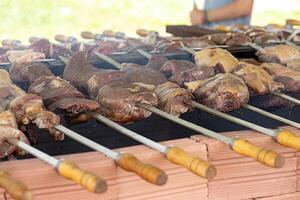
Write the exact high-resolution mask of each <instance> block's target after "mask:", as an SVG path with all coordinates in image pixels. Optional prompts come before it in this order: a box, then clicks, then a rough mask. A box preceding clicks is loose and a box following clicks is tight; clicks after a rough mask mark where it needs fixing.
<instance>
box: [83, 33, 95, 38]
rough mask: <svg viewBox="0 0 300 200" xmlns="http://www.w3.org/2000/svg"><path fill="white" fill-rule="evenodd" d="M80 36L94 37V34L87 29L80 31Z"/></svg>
mask: <svg viewBox="0 0 300 200" xmlns="http://www.w3.org/2000/svg"><path fill="white" fill-rule="evenodd" d="M81 37H83V38H84V39H96V35H95V34H93V33H91V32H89V31H83V32H81Z"/></svg>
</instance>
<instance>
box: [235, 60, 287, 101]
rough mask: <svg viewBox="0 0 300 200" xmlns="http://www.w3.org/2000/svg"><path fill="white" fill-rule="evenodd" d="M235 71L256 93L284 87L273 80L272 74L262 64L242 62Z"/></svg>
mask: <svg viewBox="0 0 300 200" xmlns="http://www.w3.org/2000/svg"><path fill="white" fill-rule="evenodd" d="M233 73H234V74H235V75H237V76H239V77H241V78H242V79H243V80H244V81H245V83H246V85H247V86H248V87H249V89H250V91H254V94H258V95H262V94H267V93H270V92H272V91H277V90H282V89H284V86H283V85H282V84H281V83H278V82H276V81H273V78H272V76H271V75H269V74H268V72H266V71H265V70H264V69H263V68H262V67H260V66H256V65H253V64H249V63H245V62H241V63H240V64H239V65H238V66H237V67H236V68H235V70H234V71H233Z"/></svg>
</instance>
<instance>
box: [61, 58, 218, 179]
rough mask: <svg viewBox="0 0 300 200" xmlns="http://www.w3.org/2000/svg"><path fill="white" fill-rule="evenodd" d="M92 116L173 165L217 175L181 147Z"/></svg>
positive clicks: (209, 165)
mask: <svg viewBox="0 0 300 200" xmlns="http://www.w3.org/2000/svg"><path fill="white" fill-rule="evenodd" d="M61 59H62V60H63V62H68V59H66V58H63V57H61ZM110 61H112V62H113V63H115V64H116V67H117V66H118V67H119V69H121V68H122V66H121V65H120V64H119V63H118V62H116V61H114V60H113V59H110ZM92 116H93V117H94V118H95V119H96V120H98V121H100V122H102V123H103V124H105V125H107V126H109V127H111V128H113V129H115V130H116V131H118V132H120V133H122V134H124V135H126V136H128V137H130V138H132V139H134V140H136V141H138V142H140V143H142V144H144V145H146V146H149V147H150V148H153V149H155V150H157V151H159V152H161V153H162V154H164V155H165V156H166V158H167V159H168V160H169V161H171V162H172V163H175V164H177V165H181V166H183V167H185V168H186V169H188V170H189V171H191V172H192V173H194V174H196V175H198V176H202V177H204V178H208V179H211V178H213V177H214V176H215V175H216V169H215V168H214V166H213V165H211V164H210V163H208V162H207V161H204V160H202V159H200V158H198V157H193V156H190V155H188V154H187V153H186V152H185V151H184V150H183V149H181V148H179V147H173V146H168V147H167V146H164V145H161V144H160V143H157V142H155V141H153V140H150V139H149V138H146V137H144V136H142V135H139V134H137V133H135V132H133V131H131V130H129V129H127V128H125V127H123V126H121V125H119V124H117V123H115V122H113V121H112V120H110V119H108V118H106V117H104V116H102V115H100V114H98V113H92Z"/></svg>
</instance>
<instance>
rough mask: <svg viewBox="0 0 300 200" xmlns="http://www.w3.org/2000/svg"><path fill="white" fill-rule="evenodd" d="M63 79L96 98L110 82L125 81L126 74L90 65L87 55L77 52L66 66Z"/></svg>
mask: <svg viewBox="0 0 300 200" xmlns="http://www.w3.org/2000/svg"><path fill="white" fill-rule="evenodd" d="M78 74H80V76H78ZM63 77H64V79H65V80H67V81H69V82H70V83H71V84H72V85H74V86H75V87H76V88H78V89H79V90H80V91H82V92H84V93H86V94H89V95H90V96H91V97H94V98H95V97H96V96H97V93H98V90H97V89H98V88H99V87H101V86H103V85H105V84H106V83H108V82H110V81H114V80H120V79H123V80H125V79H126V78H125V77H126V74H125V73H124V72H120V71H118V70H104V69H99V68H96V67H94V66H92V65H90V64H89V63H88V61H87V58H86V55H85V53H83V52H77V53H76V54H75V55H74V56H73V57H72V59H71V60H70V62H69V63H68V64H67V65H66V67H65V71H64V73H63Z"/></svg>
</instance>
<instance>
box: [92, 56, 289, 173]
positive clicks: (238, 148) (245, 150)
mask: <svg viewBox="0 0 300 200" xmlns="http://www.w3.org/2000/svg"><path fill="white" fill-rule="evenodd" d="M96 55H98V56H99V57H100V58H101V59H103V60H105V61H106V62H109V63H110V64H112V65H114V63H115V62H110V61H111V60H112V59H111V58H109V57H108V56H105V55H103V54H100V53H96ZM121 66H122V65H121V64H119V63H118V65H117V66H115V67H117V68H119V67H121ZM137 106H139V107H142V108H144V109H146V110H148V111H150V112H152V113H155V114H157V115H159V116H161V117H163V118H165V119H168V120H170V121H172V122H175V123H177V124H180V125H182V126H184V127H186V128H189V129H191V130H194V131H197V132H199V133H202V134H204V135H206V136H208V137H211V138H214V139H217V140H219V141H221V142H223V143H225V144H227V145H229V146H230V147H231V148H232V149H233V150H234V151H235V152H237V153H239V154H241V155H244V156H249V157H252V158H254V159H256V160H257V161H259V162H261V163H263V164H265V165H267V166H270V167H275V168H278V167H281V166H283V164H284V161H283V160H284V158H283V157H282V156H280V155H279V154H277V153H275V152H273V151H269V150H265V149H263V148H260V147H256V146H254V145H253V144H251V143H249V142H248V141H246V140H244V139H240V138H230V137H227V136H224V135H222V134H219V133H217V132H214V131H211V130H209V129H206V128H203V127H201V126H198V125H195V124H193V123H190V122H188V121H185V120H183V119H180V118H178V117H175V116H173V115H170V114H169V113H166V112H163V111H161V110H159V109H157V108H154V107H151V106H147V105H143V104H138V105H137ZM267 152H272V153H271V154H269V153H267ZM261 153H262V154H261ZM267 157H268V158H267Z"/></svg>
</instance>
